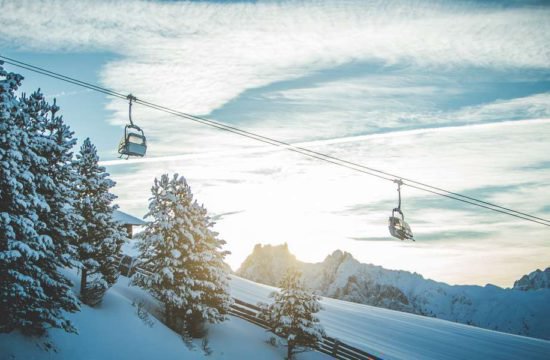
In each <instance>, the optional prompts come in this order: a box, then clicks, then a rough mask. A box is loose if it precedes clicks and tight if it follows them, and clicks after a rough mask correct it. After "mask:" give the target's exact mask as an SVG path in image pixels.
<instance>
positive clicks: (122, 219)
mask: <svg viewBox="0 0 550 360" xmlns="http://www.w3.org/2000/svg"><path fill="white" fill-rule="evenodd" d="M113 218H114V219H115V220H116V221H118V222H119V223H121V224H124V225H138V226H141V225H145V224H146V222H145V221H143V220H141V219H140V218H137V217H135V216H132V215H130V214H127V213H125V212H123V211H120V210H115V211H114V212H113Z"/></svg>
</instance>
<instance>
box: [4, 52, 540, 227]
mask: <svg viewBox="0 0 550 360" xmlns="http://www.w3.org/2000/svg"><path fill="white" fill-rule="evenodd" d="M0 58H2V59H4V62H5V63H7V64H11V65H14V66H17V67H20V68H23V69H26V70H29V71H33V72H36V73H39V74H41V75H45V76H49V77H52V78H55V79H57V80H61V81H65V82H68V83H71V84H73V85H78V86H81V87H84V88H87V89H90V90H93V91H97V92H100V93H103V94H106V95H109V96H114V97H117V98H119V99H123V100H128V95H126V94H122V93H119V92H116V91H114V90H110V89H107V88H104V87H101V86H97V85H94V84H91V83H88V82H85V81H82V80H78V79H75V78H72V77H69V76H66V75H62V74H59V73H55V72H53V71H49V70H46V69H44V68H41V67H37V66H34V65H30V64H27V63H24V62H21V61H18V60H15V59H12V58H9V57H6V56H3V55H0ZM133 101H134V103H137V104H140V105H142V106H146V107H149V108H152V109H155V110H158V111H162V112H165V113H168V114H171V115H175V116H179V117H182V118H185V119H188V120H191V121H194V122H198V123H201V124H204V125H208V126H211V127H215V128H217V129H219V130H224V131H228V132H231V133H234V134H237V135H241V136H243V137H247V138H250V139H253V140H256V141H259V142H262V143H265V144H269V145H273V146H277V147H281V148H284V149H286V150H289V151H292V152H296V153H299V154H302V155H304V156H308V157H311V158H315V159H318V160H321V161H325V162H328V163H332V164H334V165H338V166H342V167H346V168H348V169H351V170H354V171H358V172H360V173H363V174H367V175H371V176H375V177H378V178H380V179H383V180H387V181H392V182H393V181H396V180H397V179H401V180H403V185H404V186H408V187H411V188H414V189H417V190H421V191H425V192H428V193H431V194H434V195H439V196H443V197H446V198H449V199H453V200H457V201H460V202H463V203H467V204H470V205H474V206H478V207H481V208H485V209H488V210H492V211H495V212H498V213H502V214H506V215H510V216H513V217H516V218H519V219H523V220H527V221H531V222H534V223H538V224H541V225H545V226H549V227H550V220H547V219H544V218H541V217H538V216H534V215H530V214H527V213H525V212H521V211H517V210H513V209H511V208H507V207H504V206H500V205H496V204H493V203H490V202H487V201H484V200H480V199H476V198H474V197H471V196H467V195H463V194H459V193H456V192H452V191H448V190H445V189H442V188H439V187H436V186H432V185H428V184H426V183H422V182H420V181H416V180H413V179H409V178H405V177H401V176H398V175H395V174H392V173H389V172H385V171H382V170H378V169H375V168H371V167H368V166H365V165H361V164H358V163H354V162H351V161H347V160H344V159H340V158H337V157H335V156H331V155H327V154H323V153H321V152H318V151H315V150H310V149H307V148H303V147H301V146H297V145H292V144H290V143H287V142H284V141H280V140H276V139H273V138H270V137H267V136H263V135H259V134H255V133H252V132H249V131H246V130H242V129H239V128H237V127H234V126H231V125H227V124H223V123H220V122H217V121H214V120H210V119H207V118H203V117H201V116H195V115H191V114H187V113H184V112H181V111H178V110H174V109H171V108H168V107H165V106H162V105H158V104H155V103H151V102H148V101H145V100H141V99H136V98H133Z"/></svg>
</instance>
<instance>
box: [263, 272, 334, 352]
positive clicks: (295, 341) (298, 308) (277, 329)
mask: <svg viewBox="0 0 550 360" xmlns="http://www.w3.org/2000/svg"><path fill="white" fill-rule="evenodd" d="M279 287H280V288H281V291H280V292H273V293H271V294H270V296H271V297H273V298H274V300H275V301H274V303H273V304H270V305H267V304H263V303H260V304H258V306H259V307H260V308H261V312H260V314H259V317H260V318H261V319H262V320H265V321H267V322H268V323H269V324H271V331H272V332H273V333H274V334H276V335H278V336H280V337H281V338H283V339H284V340H285V341H286V346H287V359H288V360H291V359H293V357H294V355H295V354H296V353H297V352H302V351H306V350H308V349H309V348H314V347H316V346H317V344H318V343H319V342H320V341H322V340H323V336H324V335H325V331H324V329H323V327H322V325H321V324H320V322H319V319H318V318H317V317H316V316H315V315H314V314H315V313H317V312H318V311H319V310H321V304H320V303H319V300H320V297H319V296H317V295H315V294H312V293H310V292H308V291H307V290H306V289H305V287H304V285H303V283H302V281H301V273H300V272H299V271H298V270H296V269H293V268H291V269H289V270H288V271H287V273H286V274H285V276H284V277H283V279H282V280H281V283H280V284H279Z"/></svg>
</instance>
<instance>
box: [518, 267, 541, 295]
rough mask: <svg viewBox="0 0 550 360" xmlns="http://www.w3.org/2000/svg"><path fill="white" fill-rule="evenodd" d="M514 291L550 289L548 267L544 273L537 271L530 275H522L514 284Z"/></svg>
mask: <svg viewBox="0 0 550 360" xmlns="http://www.w3.org/2000/svg"><path fill="white" fill-rule="evenodd" d="M514 289H516V290H523V291H529V290H539V289H550V267H549V268H546V270H544V271H542V270H539V269H537V270H535V271H533V272H532V273H530V274H527V275H523V276H522V277H521V279H519V280H518V281H516V282H515V283H514Z"/></svg>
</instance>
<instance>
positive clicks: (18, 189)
mask: <svg viewBox="0 0 550 360" xmlns="http://www.w3.org/2000/svg"><path fill="white" fill-rule="evenodd" d="M1 65H2V63H1V62H0V279H1V281H0V332H10V331H13V330H15V329H19V330H21V331H22V332H24V333H27V334H34V335H41V334H43V333H44V332H45V329H46V328H48V327H56V328H63V329H65V330H66V331H69V332H76V329H75V328H74V327H73V325H72V324H71V322H70V321H68V320H67V319H65V318H64V316H63V312H75V311H78V310H79V305H78V301H77V299H76V298H75V297H74V295H73V293H72V291H71V285H72V284H71V283H70V281H69V280H67V279H66V278H65V277H63V276H62V275H60V274H59V272H58V268H59V267H61V266H63V265H64V259H63V258H61V257H60V256H59V254H61V253H62V252H63V251H62V249H58V248H57V245H56V243H55V242H54V241H53V240H52V238H51V237H50V236H49V235H48V234H47V231H46V224H45V223H44V221H43V220H44V219H43V217H42V216H41V214H44V213H47V212H49V211H50V208H49V206H48V203H47V201H46V198H45V195H44V194H43V193H41V192H40V191H39V189H41V188H44V187H45V185H44V184H42V183H40V184H39V183H38V182H39V181H40V182H47V183H49V184H50V185H52V186H55V183H53V180H51V179H48V178H46V177H42V176H40V174H39V172H40V171H41V170H42V169H43V166H44V165H45V164H46V163H47V159H45V158H44V157H43V156H41V154H40V153H41V151H40V150H39V149H40V145H41V144H42V140H43V138H42V133H41V132H40V130H39V129H38V128H37V124H36V122H35V121H34V120H33V119H32V116H33V113H34V112H31V111H30V110H29V108H28V106H27V105H26V104H25V103H24V102H22V101H21V100H20V99H19V98H18V97H17V96H16V94H15V92H16V91H17V89H18V87H19V86H20V85H21V81H22V79H23V78H22V76H20V75H18V74H13V73H8V72H6V71H5V70H4V69H3V67H2V66H1ZM40 106H42V107H43V108H42V109H36V110H37V111H38V112H39V113H42V114H43V113H47V111H48V107H47V105H46V104H45V103H42V104H41V105H40Z"/></svg>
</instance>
